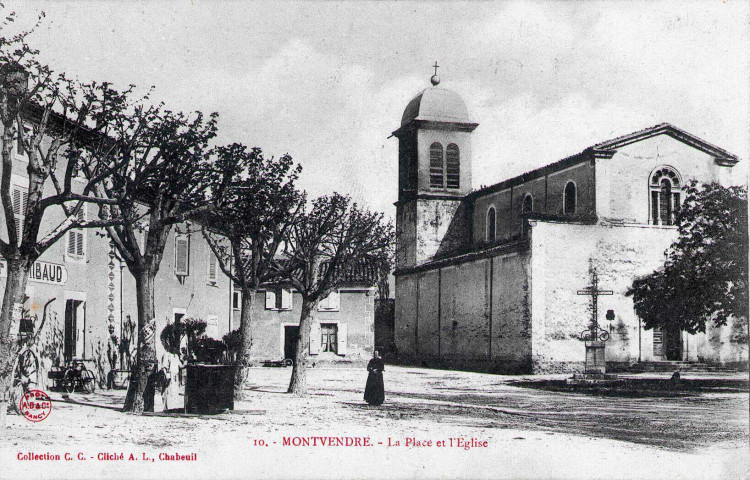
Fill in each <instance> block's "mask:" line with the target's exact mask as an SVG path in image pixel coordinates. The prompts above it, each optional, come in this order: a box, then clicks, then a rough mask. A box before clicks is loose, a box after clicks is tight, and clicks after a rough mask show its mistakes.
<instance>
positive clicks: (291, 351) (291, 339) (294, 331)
mask: <svg viewBox="0 0 750 480" xmlns="http://www.w3.org/2000/svg"><path fill="white" fill-rule="evenodd" d="M297 343H299V327H297V326H293V325H288V326H284V359H285V360H286V359H287V358H289V359H291V360H294V359H295V358H297Z"/></svg>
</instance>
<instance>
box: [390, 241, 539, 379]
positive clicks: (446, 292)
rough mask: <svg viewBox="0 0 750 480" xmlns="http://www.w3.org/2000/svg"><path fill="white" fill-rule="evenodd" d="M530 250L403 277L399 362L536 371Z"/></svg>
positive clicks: (399, 291)
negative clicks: (530, 318) (533, 348)
mask: <svg viewBox="0 0 750 480" xmlns="http://www.w3.org/2000/svg"><path fill="white" fill-rule="evenodd" d="M528 259H529V256H528V252H521V253H509V254H504V255H499V256H495V257H490V258H483V259H478V260H473V261H467V262H464V263H457V264H454V265H449V266H443V267H439V268H435V269H433V270H428V271H424V272H417V273H408V274H402V275H399V276H398V277H397V279H396V281H397V288H396V345H397V350H398V357H399V360H401V361H403V362H405V363H412V364H417V365H425V366H434V367H443V368H458V369H471V370H481V371H493V372H502V373H519V372H528V371H530V365H531V344H530V340H531V334H530V328H529V326H530V321H529V313H530V310H529V305H528V264H529V261H528Z"/></svg>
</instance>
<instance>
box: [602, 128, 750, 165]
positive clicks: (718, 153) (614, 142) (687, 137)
mask: <svg viewBox="0 0 750 480" xmlns="http://www.w3.org/2000/svg"><path fill="white" fill-rule="evenodd" d="M656 135H668V136H670V137H672V138H674V139H675V140H679V141H680V142H683V143H686V144H688V145H690V146H691V147H693V148H696V149H698V150H700V151H702V152H704V153H707V154H709V155H713V156H714V158H716V160H717V161H718V162H720V163H722V162H723V163H726V164H730V165H734V164H735V163H737V162H738V161H739V158H737V156H736V155H733V154H731V153H729V152H727V151H726V150H724V149H723V148H719V147H717V146H716V145H712V144H710V143H708V142H707V141H705V140H702V139H700V138H698V137H696V136H695V135H693V134H691V133H688V132H686V131H685V130H682V129H680V128H677V127H675V126H674V125H672V124H669V123H660V124H659V125H655V126H653V127H649V128H644V129H643V130H639V131H637V132H633V133H629V134H627V135H623V136H621V137H617V138H613V139H611V140H607V141H605V142H601V143H597V144H596V145H594V146H592V147H590V148H591V150H593V151H595V152H597V151H611V150H616V149H618V148H620V147H624V146H625V145H630V144H631V143H635V142H638V141H640V140H645V139H647V138H650V137H655V136H656Z"/></svg>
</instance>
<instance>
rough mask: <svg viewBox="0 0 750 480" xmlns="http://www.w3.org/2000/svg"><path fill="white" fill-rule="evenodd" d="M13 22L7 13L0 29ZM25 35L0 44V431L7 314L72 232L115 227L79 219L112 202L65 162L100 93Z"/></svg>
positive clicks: (9, 342) (9, 352) (87, 129)
mask: <svg viewBox="0 0 750 480" xmlns="http://www.w3.org/2000/svg"><path fill="white" fill-rule="evenodd" d="M13 18H14V15H13V14H10V15H9V16H8V17H7V18H6V21H5V22H4V23H3V24H2V27H6V26H7V25H8V23H9V22H11V21H12V19H13ZM40 18H41V17H40ZM28 34H29V32H23V33H21V34H19V35H16V36H14V37H10V38H6V37H0V65H2V67H0V84H1V85H0V123H2V128H3V131H2V179H1V181H0V200H2V207H3V212H2V215H3V220H4V224H5V226H6V228H5V230H6V231H5V235H6V238H4V239H0V255H1V256H2V258H3V259H4V260H5V262H6V267H7V279H6V283H5V293H4V296H3V303H2V310H1V311H0V425H2V424H4V423H5V415H6V402H7V398H8V389H9V386H10V380H11V376H12V371H11V370H12V365H13V357H14V352H15V348H16V342H15V338H16V331H17V328H18V325H17V322H16V320H17V318H14V315H13V311H14V308H15V309H16V310H17V309H18V305H19V304H20V303H21V302H22V299H23V296H24V292H25V290H26V284H27V282H28V276H29V271H30V270H31V268H32V266H33V264H34V262H35V261H36V260H37V259H38V258H39V257H40V256H41V255H42V254H43V253H44V252H45V251H46V250H47V249H48V248H49V247H50V246H52V245H53V244H54V243H55V242H56V241H58V240H59V239H60V238H62V237H63V235H65V234H66V233H67V232H68V231H69V230H71V229H73V228H76V229H77V228H91V227H104V226H108V225H112V224H113V223H114V220H113V219H112V218H110V217H108V216H107V215H101V216H100V218H95V219H92V220H86V219H85V218H83V217H82V216H81V215H79V213H80V212H81V209H82V208H83V206H84V204H86V203H93V204H98V205H105V204H108V203H111V200H109V199H105V198H101V197H98V196H97V195H96V194H95V193H94V190H93V183H94V182H93V181H89V180H86V179H83V178H80V179H78V181H77V182H76V183H75V186H74V182H73V180H74V177H76V174H77V171H78V166H77V165H76V164H75V163H68V162H67V158H66V152H67V150H68V148H69V147H70V145H71V144H72V143H73V142H74V141H76V139H78V138H81V137H86V136H90V135H93V134H96V131H97V126H96V125H90V120H91V103H92V102H91V99H90V97H88V96H86V95H85V94H83V92H84V91H96V90H97V89H98V88H99V86H97V85H95V84H90V85H78V84H76V82H73V81H71V80H69V79H67V78H66V77H65V75H63V74H55V73H54V72H53V71H52V70H51V69H50V68H49V67H48V66H47V65H44V64H42V63H40V62H39V61H38V51H36V50H34V49H32V48H31V47H30V46H29V45H28V44H27V43H26V37H27V35H28ZM14 148H15V149H16V150H17V152H18V154H22V155H24V156H25V157H26V161H27V162H28V163H27V165H26V169H25V171H26V172H25V173H26V176H27V180H28V186H27V188H13V185H12V176H13V169H14V163H15V164H16V166H18V165H17V162H14V156H15V154H14V153H13V150H14ZM19 173H22V171H21V172H19ZM49 213H52V215H49ZM61 213H62V214H61ZM48 227H49V228H48Z"/></svg>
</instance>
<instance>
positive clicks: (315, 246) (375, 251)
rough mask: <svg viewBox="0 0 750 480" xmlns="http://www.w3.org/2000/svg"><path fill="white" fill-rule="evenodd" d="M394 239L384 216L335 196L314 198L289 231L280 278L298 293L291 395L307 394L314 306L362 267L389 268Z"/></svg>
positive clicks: (391, 226)
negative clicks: (299, 302)
mask: <svg viewBox="0 0 750 480" xmlns="http://www.w3.org/2000/svg"><path fill="white" fill-rule="evenodd" d="M393 237H394V232H393V225H392V224H390V223H386V222H384V220H383V214H382V213H371V212H369V211H368V210H365V209H362V208H361V207H360V206H359V205H357V204H356V203H352V202H351V200H350V199H349V197H346V196H343V195H340V194H337V193H334V194H333V195H330V196H324V197H320V198H318V199H316V200H315V201H314V202H313V204H312V207H311V208H310V210H309V211H308V212H305V213H302V214H301V215H300V216H299V219H298V220H297V221H296V222H295V223H294V224H293V225H292V226H291V227H290V228H289V230H288V232H287V235H286V238H285V255H286V257H287V258H286V260H285V267H284V269H283V270H282V273H281V274H280V278H282V279H284V280H286V281H288V282H289V284H290V285H291V286H292V287H294V288H295V289H296V290H297V291H299V292H300V293H301V294H302V312H301V314H300V324H299V336H298V341H297V355H296V358H295V360H294V364H293V368H292V377H291V380H290V382H289V389H288V392H289V393H295V394H300V395H301V394H305V393H307V375H306V368H307V358H308V354H309V349H310V346H309V342H310V329H311V327H312V324H313V322H314V319H313V315H314V312H315V311H316V310H317V306H318V303H319V302H320V301H321V300H322V299H324V298H326V297H327V296H328V295H329V294H330V293H331V292H332V291H333V290H334V289H335V288H336V287H337V286H338V285H339V284H340V283H341V282H342V281H343V280H344V278H345V277H346V275H347V274H348V273H349V272H351V271H353V270H355V269H357V268H358V267H360V266H361V265H362V264H363V263H375V264H377V265H383V264H387V263H388V262H389V261H390V260H389V259H390V258H391V256H392V252H391V250H392V244H393Z"/></svg>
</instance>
